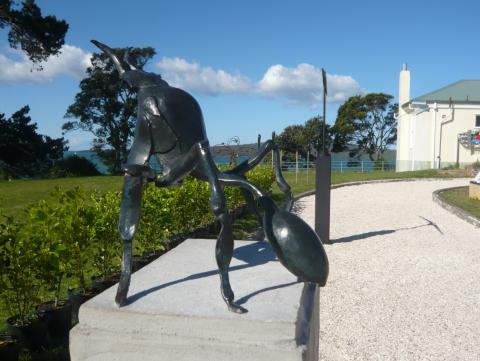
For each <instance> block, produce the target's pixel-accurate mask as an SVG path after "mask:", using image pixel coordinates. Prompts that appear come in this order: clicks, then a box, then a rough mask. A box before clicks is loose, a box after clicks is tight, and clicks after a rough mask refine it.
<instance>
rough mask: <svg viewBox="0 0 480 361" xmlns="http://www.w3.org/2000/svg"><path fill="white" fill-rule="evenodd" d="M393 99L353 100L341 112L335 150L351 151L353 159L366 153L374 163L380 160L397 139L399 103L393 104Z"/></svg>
mask: <svg viewBox="0 0 480 361" xmlns="http://www.w3.org/2000/svg"><path fill="white" fill-rule="evenodd" d="M392 99H393V96H391V95H388V94H384V93H370V94H367V95H363V96H362V95H357V96H353V97H350V98H349V99H348V100H347V101H346V102H345V103H344V104H343V105H342V106H341V107H340V108H339V109H338V115H337V120H336V121H335V125H334V127H333V128H334V129H333V131H334V134H335V139H334V142H333V151H335V152H340V151H343V150H350V155H351V156H352V157H355V156H358V155H360V154H362V153H365V154H367V155H368V156H369V158H370V160H372V161H373V160H380V159H381V157H382V154H383V153H384V152H385V150H386V149H387V147H388V146H389V145H391V144H394V143H395V141H396V140H397V122H396V118H395V114H396V113H397V111H398V104H394V103H392V102H391V101H392ZM351 146H355V148H353V149H352V148H351ZM374 156H375V157H376V158H375V159H374Z"/></svg>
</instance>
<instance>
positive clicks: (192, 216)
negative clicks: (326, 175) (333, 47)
mask: <svg viewBox="0 0 480 361" xmlns="http://www.w3.org/2000/svg"><path fill="white" fill-rule="evenodd" d="M247 177H248V179H249V180H250V181H251V182H252V183H254V184H255V185H257V186H258V187H259V188H261V189H263V190H264V191H267V192H269V191H271V187H272V184H273V181H274V175H273V172H272V170H271V169H270V168H257V169H255V170H253V171H251V172H249V173H248V174H247ZM224 191H225V195H226V200H227V205H228V207H229V209H230V210H232V209H235V208H237V207H239V206H242V205H243V204H244V199H243V197H242V194H241V192H240V190H239V189H238V188H233V187H225V188H224ZM119 209H120V192H113V191H108V192H106V193H103V194H100V193H94V194H93V195H91V196H89V197H87V196H86V194H85V192H84V191H83V190H82V189H81V188H79V187H76V188H75V189H73V190H68V191H64V190H61V189H59V188H56V189H55V190H54V191H53V192H52V194H51V197H50V199H49V200H47V201H40V202H37V203H35V204H32V205H30V206H29V207H28V208H27V209H26V210H25V214H26V217H24V219H25V221H24V222H23V223H22V224H19V223H18V222H16V221H15V219H13V218H12V217H4V216H2V215H1V214H0V297H1V301H2V303H3V304H4V305H5V304H9V307H8V308H10V310H9V313H13V312H17V313H18V311H17V310H18V308H19V307H13V308H12V307H10V306H11V305H12V304H16V303H19V302H20V303H21V304H22V305H24V306H22V307H23V308H22V312H21V313H22V315H21V316H22V317H25V318H27V316H28V311H29V310H30V309H31V304H32V302H38V301H39V299H38V297H37V295H38V294H41V295H43V296H42V298H44V297H47V296H48V297H50V298H52V297H54V298H55V299H58V298H59V297H60V292H61V290H62V289H65V288H66V286H67V285H68V286H70V287H86V286H88V283H89V282H88V278H89V277H90V276H92V275H98V276H103V277H106V276H108V275H110V274H112V273H113V272H115V271H118V270H119V265H120V256H121V242H120V237H119V234H118V230H117V224H118V215H119ZM142 213H143V215H142V220H141V223H140V226H139V230H138V232H137V235H136V237H135V240H134V244H135V251H136V253H138V254H141V253H142V252H144V251H151V250H158V249H163V248H164V247H165V246H166V245H168V242H169V240H171V239H172V238H174V237H175V236H176V235H178V234H186V233H188V232H191V231H193V230H195V229H198V228H202V227H205V226H206V225H208V224H211V223H213V222H214V221H215V219H214V216H213V214H212V212H211V209H210V189H209V185H208V183H207V182H203V181H199V180H197V179H194V178H192V177H186V178H185V180H184V182H183V184H182V185H181V186H179V187H169V188H156V187H154V186H153V185H148V186H146V187H145V191H144V198H143V207H142ZM23 270H24V271H23ZM19 287H21V289H20V290H18V288H19ZM39 290H41V292H39ZM15 292H16V293H18V292H20V293H22V295H18V294H16V293H15ZM25 298H27V299H28V300H24V299H25ZM14 308H16V310H15V309H14ZM11 316H13V315H11Z"/></svg>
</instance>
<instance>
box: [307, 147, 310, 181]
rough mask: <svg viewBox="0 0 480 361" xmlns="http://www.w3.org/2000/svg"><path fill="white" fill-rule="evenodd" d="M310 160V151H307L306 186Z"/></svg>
mask: <svg viewBox="0 0 480 361" xmlns="http://www.w3.org/2000/svg"><path fill="white" fill-rule="evenodd" d="M309 160H310V151H309V150H308V151H307V184H308V161H309Z"/></svg>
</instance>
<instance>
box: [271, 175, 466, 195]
mask: <svg viewBox="0 0 480 361" xmlns="http://www.w3.org/2000/svg"><path fill="white" fill-rule="evenodd" d="M283 175H284V177H285V180H286V181H287V183H288V184H290V186H291V187H292V192H293V194H300V193H303V192H307V191H311V190H313V189H315V171H314V170H312V171H309V172H308V173H307V172H306V171H301V172H299V173H298V175H295V172H284V173H283ZM459 177H462V176H461V175H459ZM408 178H452V175H449V174H445V173H444V172H438V171H437V170H435V169H427V170H419V171H411V172H398V173H397V172H390V171H389V172H382V171H375V172H365V173H361V172H332V184H340V183H348V182H358V181H368V180H380V179H408ZM273 191H274V193H280V190H279V189H278V187H277V186H276V185H275V186H274V188H273Z"/></svg>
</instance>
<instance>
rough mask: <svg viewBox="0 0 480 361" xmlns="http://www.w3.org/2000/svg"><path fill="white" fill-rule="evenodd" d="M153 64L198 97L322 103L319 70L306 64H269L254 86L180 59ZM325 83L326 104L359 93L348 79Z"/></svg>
mask: <svg viewBox="0 0 480 361" xmlns="http://www.w3.org/2000/svg"><path fill="white" fill-rule="evenodd" d="M156 65H157V67H158V68H159V69H160V71H161V73H162V76H163V77H164V78H165V80H167V82H169V83H170V84H171V85H172V86H176V87H179V88H184V89H187V90H190V91H193V92H197V93H200V94H205V95H219V94H234V93H237V94H238V93H240V94H245V93H257V94H260V95H263V96H266V97H270V98H280V99H284V100H286V101H287V102H289V103H296V104H305V105H307V106H309V107H316V106H318V105H320V104H321V102H322V101H323V85H322V84H323V83H322V71H321V69H319V68H316V67H314V66H313V65H310V64H299V65H298V66H297V67H296V68H287V67H285V66H283V65H273V66H271V67H270V68H268V69H267V71H266V72H265V74H264V75H263V77H262V79H261V80H260V81H258V82H256V83H255V82H252V81H251V80H250V79H249V78H248V77H246V76H244V75H242V74H240V73H236V74H230V73H227V72H226V71H224V70H221V69H220V70H215V69H212V68H210V67H202V66H201V65H199V64H198V63H195V62H193V63H190V62H188V61H187V60H185V59H182V58H167V57H164V58H162V60H161V61H160V62H158V63H157V64H156ZM327 81H328V97H327V101H329V102H343V101H345V100H346V99H348V98H349V97H350V96H352V95H357V94H361V93H363V90H362V88H361V87H360V85H359V84H358V82H357V81H356V80H355V79H353V78H352V77H351V76H347V75H334V74H327Z"/></svg>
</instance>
